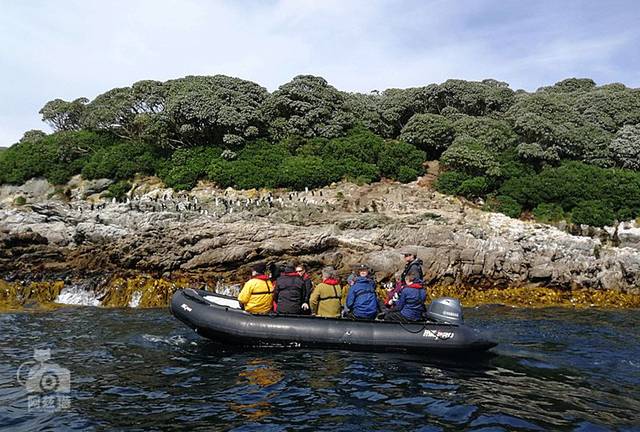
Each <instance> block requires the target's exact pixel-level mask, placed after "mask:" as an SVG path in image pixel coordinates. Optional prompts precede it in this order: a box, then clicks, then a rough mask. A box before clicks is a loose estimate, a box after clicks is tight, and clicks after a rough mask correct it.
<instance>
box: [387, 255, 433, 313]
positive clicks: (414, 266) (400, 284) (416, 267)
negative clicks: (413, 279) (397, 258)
mask: <svg viewBox="0 0 640 432" xmlns="http://www.w3.org/2000/svg"><path fill="white" fill-rule="evenodd" d="M402 254H403V255H404V261H405V266H404V270H402V275H400V279H398V280H397V281H396V284H395V286H394V287H393V289H391V290H387V298H386V299H385V300H384V305H385V306H386V307H388V308H392V307H393V303H394V302H395V301H397V300H398V296H399V295H400V291H402V288H404V285H405V279H406V278H407V275H408V274H409V273H414V274H415V275H416V276H417V278H418V279H420V281H424V274H423V272H422V260H421V259H418V252H417V251H416V250H415V249H411V248H407V249H404V250H403V251H402Z"/></svg>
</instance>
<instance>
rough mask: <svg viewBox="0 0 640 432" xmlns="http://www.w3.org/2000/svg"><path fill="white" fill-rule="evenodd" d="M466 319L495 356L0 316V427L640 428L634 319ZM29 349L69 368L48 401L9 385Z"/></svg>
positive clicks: (139, 320)
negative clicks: (316, 346) (318, 346)
mask: <svg viewBox="0 0 640 432" xmlns="http://www.w3.org/2000/svg"><path fill="white" fill-rule="evenodd" d="M465 313H466V320H467V323H468V324H470V325H472V326H475V327H478V328H483V329H486V330H489V331H491V332H493V334H494V336H495V338H496V339H497V340H498V341H499V342H500V345H499V346H498V347H497V348H495V349H494V350H493V355H490V356H484V357H480V358H473V357H469V358H463V359H456V360H451V359H446V358H441V359H434V358H425V357H420V356H413V355H403V354H375V353H362V352H349V351H331V350H300V349H298V350H293V349H291V350H274V349H250V350H240V349H231V348H228V347H224V346H220V345H217V344H215V343H213V342H209V341H207V340H205V339H201V338H200V337H198V336H197V335H195V334H194V333H193V332H192V331H191V330H190V329H188V328H185V327H184V326H183V325H182V324H181V323H179V322H177V321H176V320H175V319H174V318H173V317H171V316H170V314H169V313H168V311H167V310H166V309H155V310H148V309H147V310H143V309H102V308H94V307H65V308H62V309H58V310H54V311H50V312H30V313H9V314H0V428H3V429H6V430H11V431H40V430H124V429H126V430H238V431H243V430H246V431H250V430H260V431H263V430H266V431H281V430H283V431H284V430H345V431H359V430H372V431H373V430H380V431H382V430H398V431H409V430H416V431H448V430H470V431H515V430H517V431H541V430H553V431H605V430H618V431H640V311H634V310H626V311H609V310H607V311H605V310H595V309H590V310H569V309H555V308H554V309H519V308H508V307H503V306H484V307H480V308H476V309H468V310H466V311H465ZM34 348H39V349H43V348H49V349H50V350H51V359H50V360H49V361H48V364H50V367H49V369H47V371H48V372H47V373H48V374H49V375H51V374H53V375H55V374H58V375H60V374H62V373H63V372H62V371H63V369H62V368H66V369H69V374H70V392H69V393H61V395H63V396H64V397H66V400H65V399H56V400H54V402H56V404H57V403H60V405H59V406H58V405H55V406H53V408H52V407H51V406H46V407H45V408H42V407H38V406H35V402H34V401H36V402H37V401H38V400H40V401H43V400H44V399H32V398H33V396H34V394H35V393H33V392H31V393H28V392H27V389H26V388H25V387H24V386H22V385H20V384H19V383H18V381H17V379H16V372H17V370H18V368H19V366H20V365H21V364H23V363H25V362H29V361H30V363H27V364H26V365H25V366H24V367H23V368H22V369H21V377H23V378H24V377H25V376H27V378H28V371H29V369H30V368H31V367H32V366H34V364H35V361H34V358H33V357H34ZM53 363H55V364H57V365H58V368H57V369H56V367H55V366H53V365H52V364H53ZM35 371H36V372H34V373H33V374H32V376H31V378H33V379H36V378H38V377H39V378H42V377H44V375H45V374H44V372H42V371H44V369H36V370H35ZM38 371H40V375H38V373H39V372H38ZM47 379H48V381H41V382H44V385H48V386H49V387H50V388H53V387H55V386H56V385H63V383H64V381H63V378H62V381H60V379H61V377H60V376H58V377H57V378H53V381H52V380H51V377H48V378H47ZM56 379H58V381H56ZM29 383H30V384H31V385H34V383H36V385H37V383H38V381H33V380H31V381H29ZM61 383H62V384H61ZM31 389H33V387H31ZM35 395H36V397H39V396H38V394H35ZM29 403H31V404H32V406H31V407H29ZM42 403H44V402H42ZM66 405H68V406H66ZM55 408H58V409H61V410H60V411H58V412H46V410H45V409H49V410H51V409H55Z"/></svg>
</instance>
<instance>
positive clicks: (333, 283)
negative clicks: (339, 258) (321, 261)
mask: <svg viewBox="0 0 640 432" xmlns="http://www.w3.org/2000/svg"><path fill="white" fill-rule="evenodd" d="M342 297H343V296H342V287H341V286H340V281H339V280H338V277H337V276H336V271H335V269H334V268H333V267H325V268H324V269H322V283H320V284H318V285H316V287H315V288H314V290H313V291H312V292H311V298H310V300H309V302H310V303H311V311H312V313H313V314H314V315H316V316H321V317H332V318H335V317H339V316H340V312H341V311H342Z"/></svg>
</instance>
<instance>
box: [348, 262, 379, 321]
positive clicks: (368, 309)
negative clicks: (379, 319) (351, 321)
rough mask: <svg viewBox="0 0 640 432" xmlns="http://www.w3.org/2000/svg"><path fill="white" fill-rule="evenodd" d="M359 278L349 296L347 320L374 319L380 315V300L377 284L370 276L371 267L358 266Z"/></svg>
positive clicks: (350, 289)
mask: <svg viewBox="0 0 640 432" xmlns="http://www.w3.org/2000/svg"><path fill="white" fill-rule="evenodd" d="M357 274H358V276H357V277H356V278H355V281H354V283H353V285H352V286H351V288H349V294H348V295H347V304H346V307H347V311H348V312H347V314H346V317H347V318H356V319H374V318H375V317H376V315H377V314H378V299H377V297H376V283H375V282H374V281H373V279H372V278H371V277H370V276H369V274H370V271H369V267H367V266H366V265H364V264H361V265H360V266H358V269H357Z"/></svg>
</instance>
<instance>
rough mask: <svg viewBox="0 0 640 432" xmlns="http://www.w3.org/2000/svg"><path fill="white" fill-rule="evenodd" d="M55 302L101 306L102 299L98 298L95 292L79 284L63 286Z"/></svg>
mask: <svg viewBox="0 0 640 432" xmlns="http://www.w3.org/2000/svg"><path fill="white" fill-rule="evenodd" d="M55 302H56V303H60V304H68V305H78V306H100V300H98V298H97V297H96V294H95V293H94V292H92V291H87V290H85V289H84V288H82V287H81V286H78V285H71V286H69V287H64V288H62V291H60V294H59V295H58V297H56V299H55Z"/></svg>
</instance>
